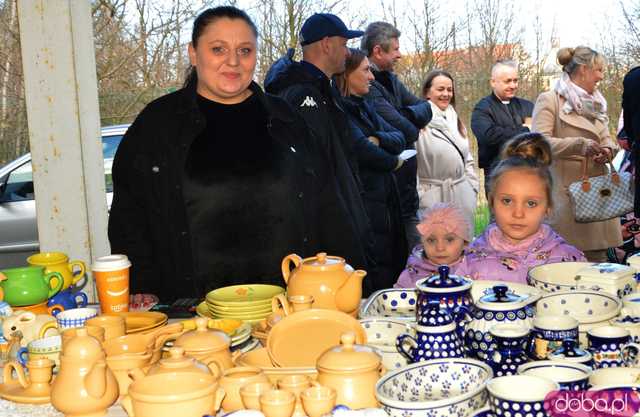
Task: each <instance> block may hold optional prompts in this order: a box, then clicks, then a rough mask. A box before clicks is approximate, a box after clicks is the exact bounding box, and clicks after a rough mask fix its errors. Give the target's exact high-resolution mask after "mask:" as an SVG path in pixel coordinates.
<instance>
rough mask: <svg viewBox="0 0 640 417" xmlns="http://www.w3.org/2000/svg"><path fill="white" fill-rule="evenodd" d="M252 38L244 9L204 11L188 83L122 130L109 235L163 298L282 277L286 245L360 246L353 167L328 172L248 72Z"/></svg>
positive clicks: (136, 282) (139, 282)
mask: <svg viewBox="0 0 640 417" xmlns="http://www.w3.org/2000/svg"><path fill="white" fill-rule="evenodd" d="M256 45H257V29H256V27H255V25H254V24H253V22H252V21H251V19H250V18H249V17H248V16H247V14H246V13H245V12H243V11H241V10H239V9H237V8H235V7H217V8H214V9H208V10H206V11H204V12H203V13H202V14H200V16H198V18H196V20H195V22H194V28H193V34H192V42H191V43H190V44H189V58H190V61H191V64H192V66H193V70H192V73H191V75H190V77H189V79H188V80H187V82H186V83H185V87H184V88H183V89H181V90H179V91H177V92H175V93H172V94H168V95H166V96H164V97H161V98H159V99H157V100H155V101H153V102H152V103H150V104H149V105H148V106H147V107H146V108H145V109H144V110H143V111H142V112H141V113H140V115H139V116H138V117H137V119H136V120H135V122H134V123H133V125H132V126H131V127H130V128H129V130H128V132H127V134H126V135H125V137H124V139H123V140H122V143H121V144H120V146H119V149H118V151H117V153H116V157H115V160H114V163H113V184H114V197H113V203H112V206H111V213H110V218H109V240H110V242H111V249H112V252H113V253H124V254H126V255H128V256H129V258H130V259H131V261H132V264H133V265H132V270H131V291H133V292H141V291H142V292H151V293H155V294H157V295H158V296H159V297H160V298H161V299H162V300H163V301H170V300H172V299H175V298H183V297H189V298H192V297H193V298H196V297H203V296H204V295H205V294H206V292H207V291H209V290H211V289H214V288H219V287H222V286H226V285H233V284H244V283H275V284H281V285H282V284H284V282H283V281H282V277H281V269H280V265H281V260H282V258H283V257H284V256H286V255H288V254H289V253H292V252H296V253H298V254H299V255H302V256H311V255H315V253H316V252H320V251H327V252H330V253H332V254H336V255H341V256H344V257H345V258H347V259H353V258H355V257H356V256H355V255H354V254H352V253H335V251H334V250H332V248H333V247H334V246H335V245H334V243H335V242H338V241H339V242H340V247H345V245H346V247H347V248H353V252H354V253H355V252H359V251H358V249H359V245H360V242H359V240H358V237H357V233H355V232H354V230H353V227H352V224H353V223H352V222H350V221H349V214H348V213H349V212H350V209H349V208H348V207H346V203H345V201H346V200H345V199H343V198H341V196H340V192H341V191H340V190H341V184H342V183H344V182H345V181H353V178H347V179H343V178H338V177H336V175H335V174H333V173H332V172H330V171H329V170H328V168H327V167H329V166H330V164H329V163H328V160H329V156H328V155H327V153H326V151H324V150H323V149H318V148H315V145H314V143H315V142H316V141H314V140H313V138H311V137H310V136H309V135H310V134H309V132H308V129H306V127H305V125H304V122H303V121H302V119H300V118H299V117H298V116H296V114H295V113H294V112H293V111H292V110H291V109H290V107H289V106H288V105H287V104H286V102H285V101H283V100H282V99H280V98H277V97H275V96H270V95H266V94H264V93H263V91H262V90H261V89H260V87H259V86H258V85H257V84H256V83H254V82H253V81H252V79H253V75H254V70H255V65H256ZM323 207H332V209H333V208H335V207H337V209H333V211H332V212H333V213H335V212H337V213H339V215H336V216H326V211H323V210H322V208H323ZM359 215H361V216H366V214H365V213H364V212H363V210H361V212H360V214H359ZM327 217H330V218H327ZM334 217H335V218H334ZM318 230H322V231H323V233H322V236H324V237H322V238H320V237H318V236H319V233H318ZM327 236H328V237H329V238H327ZM331 239H333V241H332V240H331Z"/></svg>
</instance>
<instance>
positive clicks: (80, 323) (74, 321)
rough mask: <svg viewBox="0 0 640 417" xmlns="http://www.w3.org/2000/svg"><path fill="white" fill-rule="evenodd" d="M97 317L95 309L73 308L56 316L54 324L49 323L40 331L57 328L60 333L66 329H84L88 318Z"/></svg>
mask: <svg viewBox="0 0 640 417" xmlns="http://www.w3.org/2000/svg"><path fill="white" fill-rule="evenodd" d="M97 315H98V310H96V309H95V308H88V307H83V308H74V309H71V310H65V311H63V312H61V313H60V314H58V315H57V316H56V321H55V322H53V321H52V322H49V323H47V324H45V325H44V327H43V329H44V330H42V331H46V329H50V328H56V327H57V328H58V330H60V331H64V330H66V329H72V328H75V327H84V326H85V323H86V322H87V320H89V319H90V318H93V317H96V316H97Z"/></svg>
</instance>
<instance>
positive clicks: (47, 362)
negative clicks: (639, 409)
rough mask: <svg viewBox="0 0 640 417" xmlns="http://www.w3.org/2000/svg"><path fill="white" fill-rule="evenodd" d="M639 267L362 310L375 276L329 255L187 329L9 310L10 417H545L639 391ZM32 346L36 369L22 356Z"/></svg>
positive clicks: (594, 269)
mask: <svg viewBox="0 0 640 417" xmlns="http://www.w3.org/2000/svg"><path fill="white" fill-rule="evenodd" d="M290 263H292V264H293V265H294V266H295V267H294V269H293V271H290V269H289V268H290ZM635 274H636V270H635V269H634V268H632V267H629V266H624V265H614V264H593V263H584V265H575V264H574V263H570V264H569V263H565V264H547V265H545V266H544V268H535V269H532V270H531V272H530V274H529V284H530V285H522V284H513V283H506V282H500V281H483V280H477V281H471V280H469V279H467V278H465V277H460V276H455V275H452V274H449V269H448V267H447V266H441V267H440V268H439V271H438V274H437V275H434V276H430V277H424V279H422V280H420V281H418V282H417V284H416V288H398V289H385V290H381V291H378V292H376V293H374V294H372V295H371V297H370V298H369V299H367V300H365V301H364V303H355V304H354V303H353V302H352V300H351V297H352V295H351V294H352V293H355V294H359V292H358V288H354V287H359V286H360V285H361V283H362V279H366V274H364V271H354V270H353V269H352V268H351V267H350V266H349V265H348V264H347V263H346V262H345V260H344V259H342V258H339V257H336V256H330V255H327V254H324V253H320V254H318V255H317V256H314V257H310V258H306V259H302V258H299V257H296V256H294V255H290V256H288V257H286V258H285V259H284V260H283V275H285V276H287V277H288V284H289V287H288V288H286V289H285V288H279V287H274V286H264V285H258V284H256V285H236V286H232V287H226V288H220V289H217V290H214V291H212V292H211V293H209V294H206V296H205V301H204V302H203V304H201V305H200V306H199V308H198V309H197V310H196V311H197V316H196V317H195V318H193V319H189V320H182V321H181V320H169V321H168V320H167V317H166V315H164V314H162V313H157V312H119V313H118V312H111V313H110V314H108V315H104V314H103V315H98V314H97V311H96V314H91V311H90V310H91V309H92V308H94V306H88V307H83V308H69V309H65V310H64V312H62V313H60V312H58V314H57V316H56V317H55V318H53V317H51V316H49V318H47V319H46V320H45V321H44V324H43V323H42V322H40V321H39V320H35V319H36V318H38V317H43V318H46V317H47V315H37V314H34V313H32V312H29V313H30V314H31V315H33V316H34V317H33V318H34V320H26V323H25V322H21V321H20V320H18V321H17V322H16V320H15V317H16V316H21V315H24V314H25V312H19V311H16V312H13V311H12V306H6V305H4V306H0V312H2V314H4V315H5V317H4V318H3V321H4V323H3V324H5V325H3V332H4V336H5V337H6V338H8V342H9V343H8V345H9V346H8V348H7V349H5V350H4V351H3V355H4V357H3V359H4V360H5V366H4V378H5V380H4V382H3V383H2V384H0V397H1V398H3V400H2V405H4V404H6V405H7V406H6V407H3V408H2V409H1V411H0V414H2V415H38V416H48V415H51V416H59V415H61V414H60V413H59V411H62V412H63V413H64V414H65V415H73V416H77V417H82V416H94V415H95V416H97V415H105V413H106V415H108V416H124V415H128V416H129V417H134V416H135V417H147V416H149V417H150V416H153V417H158V416H160V417H163V416H172V417H173V416H177V415H180V416H186V417H201V416H204V415H213V414H216V413H218V414H221V415H222V414H225V413H227V412H232V411H242V410H253V411H256V412H257V411H261V412H262V413H263V414H258V415H260V416H262V415H264V416H266V417H280V416H283V417H304V416H309V417H321V416H323V415H325V414H331V413H333V414H334V415H335V416H338V415H339V413H340V412H341V411H342V408H341V407H336V408H335V409H333V407H334V406H335V405H343V406H347V407H350V408H353V409H362V410H364V409H372V408H374V409H377V410H378V412H380V413H383V414H386V415H389V416H391V417H396V416H397V417H418V416H421V417H422V416H426V415H428V416H439V417H445V416H451V415H456V416H463V417H481V416H495V415H505V414H506V413H509V414H510V415H513V416H519V415H520V414H522V412H521V411H522V410H530V411H531V412H532V413H531V414H532V415H534V416H536V417H538V416H540V417H541V416H546V415H548V413H547V411H546V410H545V408H544V407H545V405H544V403H543V400H544V398H545V396H547V394H549V393H550V392H552V391H554V390H558V389H570V390H584V389H587V388H588V389H589V391H587V393H588V394H589V395H592V396H594V395H595V396H597V395H605V394H606V393H607V392H608V391H607V390H611V389H616V390H622V389H632V390H637V389H639V388H640V380H639V377H638V374H640V369H638V368H637V366H638V360H639V359H640V345H636V344H635V343H634V342H638V337H639V336H640V332H638V331H636V327H634V326H635V324H637V323H639V322H640V317H636V316H635V314H636V312H637V311H640V308H639V307H638V306H639V305H640V293H636V292H635V291H636V290H637V288H636V284H635ZM628 277H632V278H633V281H630V280H629V278H628ZM11 279H13V278H12V277H10V278H9V280H11ZM566 286H568V287H569V288H566V289H565V287H566ZM9 288H10V287H9ZM293 288H295V290H293ZM345 288H349V291H347V290H345ZM360 289H361V288H360ZM36 301H39V302H40V303H41V302H42V301H41V300H36ZM358 305H360V306H359V307H358ZM623 306H624V310H622V308H623ZM18 307H20V306H18ZM621 310H622V311H624V313H625V314H624V315H623V316H620V315H619V314H620V311H621ZM94 311H95V308H94ZM354 316H355V317H358V318H354ZM16 323H22V325H23V327H21V328H20V329H18V327H19V326H17V325H16ZM6 324H10V326H8V327H7V326H6ZM34 329H35V331H34ZM43 329H44V330H43ZM46 331H53V332H58V333H61V337H60V336H53V337H59V338H60V340H61V342H62V343H61V344H62V348H61V351H57V352H41V351H39V350H38V349H37V348H36V346H41V344H42V343H43V342H42V341H41V340H44V339H42V338H41V337H40V336H45V335H44V333H45V332H46ZM41 332H42V333H43V334H42V335H40V333H41ZM25 335H27V337H28V338H30V339H31V340H29V341H28V343H26V345H25V346H22V344H23V343H22V339H23V338H24V336H25ZM47 336H48V335H47ZM20 347H22V350H20V349H19V348H20ZM18 351H20V352H21V353H20V355H19V357H20V358H22V364H21V363H20V362H16V361H11V360H12V359H13V358H14V357H16V354H17V352H18ZM52 354H53V355H54V356H53V357H54V359H55V356H56V355H58V357H59V366H58V367H57V368H56V369H55V370H54V365H55V361H54V360H51V359H50V358H51V357H52V356H50V355H52ZM46 355H49V356H46ZM7 360H8V361H7ZM23 365H24V367H23ZM617 370H621V371H622V373H617V372H616V371H617ZM621 375H625V376H624V377H622V376H621ZM51 380H53V382H50V381H51ZM520 386H521V387H523V389H519V388H516V389H514V387H520ZM524 387H527V389H524ZM636 395H637V394H636ZM6 400H12V401H11V402H7V401H6ZM638 400H639V402H638V404H639V406H640V398H638ZM49 401H50V402H51V404H52V405H53V408H52V405H48V404H46V403H48V402H49ZM16 402H26V403H44V405H32V404H17V403H16ZM630 404H635V403H634V402H633V401H632V402H631V403H630ZM552 405H553V404H552ZM547 406H548V404H547ZM332 409H333V411H332ZM56 410H57V411H56ZM125 410H126V412H125ZM9 413H12V414H9ZM363 413H365V411H363ZM522 415H523V416H524V415H527V413H524V414H522ZM238 417H241V415H238ZM247 417H248V416H247Z"/></svg>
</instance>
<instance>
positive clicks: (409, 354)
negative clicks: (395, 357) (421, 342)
mask: <svg viewBox="0 0 640 417" xmlns="http://www.w3.org/2000/svg"><path fill="white" fill-rule="evenodd" d="M406 341H409V344H410V345H411V347H410V348H409V349H408V350H407V349H406V348H405V342H406ZM417 348H418V341H417V340H416V339H414V338H413V337H412V336H411V335H408V334H401V335H400V336H398V337H397V338H396V349H398V352H400V354H401V355H402V356H404V357H405V358H407V359H408V360H409V362H413V350H414V349H417Z"/></svg>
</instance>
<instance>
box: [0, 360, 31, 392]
mask: <svg viewBox="0 0 640 417" xmlns="http://www.w3.org/2000/svg"><path fill="white" fill-rule="evenodd" d="M14 370H15V371H16V375H17V376H18V379H17V381H18V383H19V384H20V385H22V388H27V387H28V386H29V381H27V377H26V376H25V374H24V368H23V367H22V365H20V362H18V361H10V362H7V363H6V364H5V365H4V371H3V373H2V381H3V382H4V383H5V384H9V381H11V382H13V383H15V381H16V380H15V379H14V378H13V371H14Z"/></svg>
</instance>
